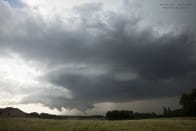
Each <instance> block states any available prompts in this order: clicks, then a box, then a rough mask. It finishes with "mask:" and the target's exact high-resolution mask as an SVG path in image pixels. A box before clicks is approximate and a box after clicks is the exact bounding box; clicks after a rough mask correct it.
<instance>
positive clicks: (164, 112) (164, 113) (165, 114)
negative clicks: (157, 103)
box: [163, 107, 167, 117]
mask: <svg viewBox="0 0 196 131" xmlns="http://www.w3.org/2000/svg"><path fill="white" fill-rule="evenodd" d="M163 116H164V117H167V108H166V107H163Z"/></svg>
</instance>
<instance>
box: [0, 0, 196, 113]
mask: <svg viewBox="0 0 196 131" xmlns="http://www.w3.org/2000/svg"><path fill="white" fill-rule="evenodd" d="M171 2H172V6H171ZM168 5H170V6H168ZM194 12H196V1H194V0H187V1H184V0H178V1H176V0H173V1H171V0H149V1H146V0H137V1H136V0H117V1H113V0H55V1H54V0H0V99H1V101H0V107H8V106H11V107H17V108H20V109H21V110H23V111H25V112H38V113H41V112H46V113H51V114H58V115H92V114H105V112H106V111H108V110H115V109H118V110H133V111H137V112H156V113H161V112H162V107H163V106H165V107H171V108H172V109H177V108H181V106H180V105H179V99H180V96H181V94H182V93H185V92H190V91H191V90H192V89H193V88H195V85H196V80H195V79H196V45H195V44H196V25H195V23H196V17H195V14H194Z"/></svg>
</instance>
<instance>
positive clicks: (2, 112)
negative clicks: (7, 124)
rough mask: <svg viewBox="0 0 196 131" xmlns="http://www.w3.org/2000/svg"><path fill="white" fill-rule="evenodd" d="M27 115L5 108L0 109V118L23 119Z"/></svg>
mask: <svg viewBox="0 0 196 131" xmlns="http://www.w3.org/2000/svg"><path fill="white" fill-rule="evenodd" d="M26 115H27V114H26V113H25V112H23V111H21V110H20V109H17V108H12V107H7V108H0V117H1V118H7V117H25V116H26Z"/></svg>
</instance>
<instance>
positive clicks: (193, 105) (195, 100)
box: [180, 89, 196, 116]
mask: <svg viewBox="0 0 196 131" xmlns="http://www.w3.org/2000/svg"><path fill="white" fill-rule="evenodd" d="M180 104H181V105H182V108H183V111H184V115H188V116H196V89H194V90H192V92H191V93H190V94H182V96H181V99H180Z"/></svg>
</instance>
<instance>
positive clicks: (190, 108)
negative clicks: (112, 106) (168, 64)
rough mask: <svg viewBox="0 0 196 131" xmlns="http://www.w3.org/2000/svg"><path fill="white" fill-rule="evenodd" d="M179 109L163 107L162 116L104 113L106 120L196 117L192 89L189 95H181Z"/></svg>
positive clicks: (115, 112)
mask: <svg viewBox="0 0 196 131" xmlns="http://www.w3.org/2000/svg"><path fill="white" fill-rule="evenodd" d="M179 103H180V104H181V105H182V108H181V109H175V110H171V108H170V107H163V114H161V115H157V114H156V113H154V112H152V113H139V112H135V113H134V112H133V111H128V110H113V111H108V112H107V113H106V118H107V119H109V120H129V119H144V118H157V117H178V116H196V89H193V90H192V92H191V93H189V94H185V93H184V94H182V96H181V98H180V102H179Z"/></svg>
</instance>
